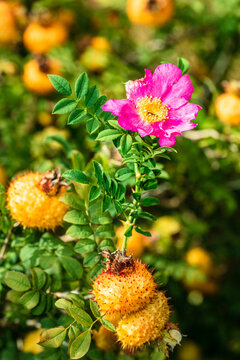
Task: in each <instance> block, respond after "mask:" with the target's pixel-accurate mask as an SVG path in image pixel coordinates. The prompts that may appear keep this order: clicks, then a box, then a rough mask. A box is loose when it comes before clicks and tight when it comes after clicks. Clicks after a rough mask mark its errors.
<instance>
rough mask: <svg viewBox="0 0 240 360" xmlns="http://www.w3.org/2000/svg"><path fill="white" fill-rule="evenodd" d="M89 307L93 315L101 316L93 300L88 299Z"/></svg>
mask: <svg viewBox="0 0 240 360" xmlns="http://www.w3.org/2000/svg"><path fill="white" fill-rule="evenodd" d="M90 309H91V311H92V313H93V315H94V316H95V318H99V317H100V316H101V313H100V311H99V307H98V304H97V303H96V302H95V301H92V300H90Z"/></svg>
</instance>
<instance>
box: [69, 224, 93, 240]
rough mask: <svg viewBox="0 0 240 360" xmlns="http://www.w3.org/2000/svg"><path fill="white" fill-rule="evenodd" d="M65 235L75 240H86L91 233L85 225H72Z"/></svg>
mask: <svg viewBox="0 0 240 360" xmlns="http://www.w3.org/2000/svg"><path fill="white" fill-rule="evenodd" d="M66 234H67V235H70V236H72V237H73V238H76V239H86V238H89V237H90V236H91V235H92V234H93V231H92V229H91V228H90V227H89V226H87V225H72V226H70V227H69V228H68V229H67V232H66Z"/></svg>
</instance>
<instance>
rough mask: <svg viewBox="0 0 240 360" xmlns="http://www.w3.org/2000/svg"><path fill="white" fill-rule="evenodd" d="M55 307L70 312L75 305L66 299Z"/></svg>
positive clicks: (58, 302) (59, 300) (58, 301)
mask: <svg viewBox="0 0 240 360" xmlns="http://www.w3.org/2000/svg"><path fill="white" fill-rule="evenodd" d="M55 306H56V307H57V308H59V309H64V310H68V309H70V308H71V307H72V306H73V304H72V303H71V301H68V300H66V299H58V300H57V301H56V302H55Z"/></svg>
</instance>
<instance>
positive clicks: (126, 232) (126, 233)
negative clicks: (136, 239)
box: [124, 225, 133, 237]
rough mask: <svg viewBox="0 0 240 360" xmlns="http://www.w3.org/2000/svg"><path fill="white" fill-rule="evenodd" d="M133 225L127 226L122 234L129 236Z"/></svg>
mask: <svg viewBox="0 0 240 360" xmlns="http://www.w3.org/2000/svg"><path fill="white" fill-rule="evenodd" d="M132 231H133V225H131V226H129V228H128V229H127V230H126V231H125V233H124V236H127V237H130V236H132Z"/></svg>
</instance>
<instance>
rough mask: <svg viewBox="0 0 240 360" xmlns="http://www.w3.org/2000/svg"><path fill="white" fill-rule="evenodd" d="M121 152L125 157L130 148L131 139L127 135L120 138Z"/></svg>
mask: <svg viewBox="0 0 240 360" xmlns="http://www.w3.org/2000/svg"><path fill="white" fill-rule="evenodd" d="M120 146H121V151H122V154H123V155H126V154H127V153H128V152H129V150H130V149H131V147H132V137H131V135H129V134H125V135H123V136H122V137H121V141H120Z"/></svg>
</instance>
